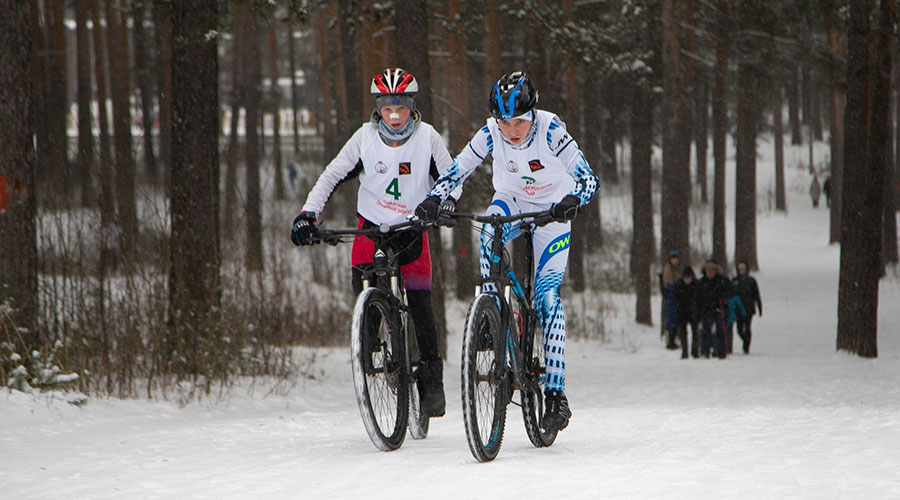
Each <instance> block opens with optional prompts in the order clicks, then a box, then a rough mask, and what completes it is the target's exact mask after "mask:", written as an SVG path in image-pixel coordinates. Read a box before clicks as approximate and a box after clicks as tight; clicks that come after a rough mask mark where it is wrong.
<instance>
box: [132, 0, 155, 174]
mask: <svg viewBox="0 0 900 500" xmlns="http://www.w3.org/2000/svg"><path fill="white" fill-rule="evenodd" d="M133 7H134V8H133V13H134V14H133V16H134V23H133V25H132V26H133V27H132V33H133V34H134V77H135V82H136V83H137V86H138V90H139V91H140V93H141V125H142V128H143V129H144V136H143V140H144V174H145V175H146V176H147V179H149V180H150V181H151V182H152V183H154V184H155V183H156V182H157V180H158V179H159V169H158V168H157V166H156V148H155V147H154V145H153V119H154V116H155V114H154V113H153V96H154V95H155V94H156V92H155V89H154V87H153V76H152V75H153V72H154V71H155V70H156V67H157V64H156V61H155V57H154V53H153V52H154V51H153V46H151V45H150V34H148V32H147V28H146V27H145V26H144V20H145V19H146V15H147V9H149V6H148V4H147V3H144V2H136V3H134V4H133Z"/></svg>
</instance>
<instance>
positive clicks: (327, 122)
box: [316, 7, 340, 158]
mask: <svg viewBox="0 0 900 500" xmlns="http://www.w3.org/2000/svg"><path fill="white" fill-rule="evenodd" d="M328 17H329V12H328V11H326V9H325V8H324V7H323V8H321V9H319V12H318V15H317V16H316V27H317V29H316V35H317V38H316V39H317V44H318V48H319V71H318V72H317V76H316V77H317V78H318V79H319V90H320V93H321V96H322V104H321V111H322V112H321V116H320V117H319V120H320V122H321V124H322V129H321V130H320V132H321V134H322V137H323V142H324V144H325V158H333V157H334V156H335V155H336V154H337V152H338V145H337V144H338V142H337V133H336V131H335V129H334V121H333V120H332V117H331V112H332V110H334V109H335V108H336V107H337V100H338V99H337V98H336V97H335V96H334V95H333V93H332V90H333V89H337V88H338V84H339V83H340V82H337V81H336V79H333V78H330V77H329V75H334V76H337V72H336V70H334V69H333V68H332V65H333V62H334V59H333V58H332V57H331V56H330V54H329V50H328V49H329V47H330V46H331V43H330V42H329V38H330V37H329V33H328Z"/></svg>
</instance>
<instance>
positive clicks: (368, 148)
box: [291, 68, 458, 417]
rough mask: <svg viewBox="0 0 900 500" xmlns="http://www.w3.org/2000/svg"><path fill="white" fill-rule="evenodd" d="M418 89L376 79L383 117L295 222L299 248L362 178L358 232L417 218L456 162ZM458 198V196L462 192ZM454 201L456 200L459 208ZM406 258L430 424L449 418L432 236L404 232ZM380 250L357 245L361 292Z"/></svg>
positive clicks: (407, 81) (399, 80)
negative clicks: (340, 190) (419, 107)
mask: <svg viewBox="0 0 900 500" xmlns="http://www.w3.org/2000/svg"><path fill="white" fill-rule="evenodd" d="M418 90H419V85H418V82H416V79H415V77H414V76H413V75H412V73H409V72H407V71H404V70H403V69H401V68H387V69H385V70H384V71H382V72H381V73H379V74H377V75H375V77H374V78H373V79H372V84H371V87H370V92H371V94H372V96H373V97H374V98H375V109H374V110H373V111H372V116H371V119H370V120H369V122H367V123H364V124H363V125H362V126H361V127H360V128H359V129H358V130H357V131H356V132H355V133H354V134H353V136H352V137H350V139H349V140H348V141H347V143H346V144H344V146H343V148H342V149H341V151H340V152H339V153H338V155H337V156H336V157H335V158H334V159H333V160H332V161H331V163H329V164H328V166H327V167H325V171H324V172H322V174H321V175H319V179H318V180H317V181H316V184H315V185H314V186H313V188H312V190H311V191H310V192H309V194H308V196H307V198H306V203H304V205H303V208H302V211H301V212H300V214H299V215H297V217H296V218H295V219H294V225H293V229H292V231H291V241H293V242H294V244H295V245H306V244H309V243H310V238H311V235H312V233H313V227H312V224H313V223H314V222H316V221H317V220H318V218H319V215H320V214H321V213H322V210H323V209H324V208H325V204H326V202H327V201H328V198H329V197H330V196H331V193H332V192H333V191H334V189H335V188H336V187H337V185H338V184H340V183H341V182H344V181H346V180H349V179H352V178H353V177H356V176H359V181H360V182H359V192H358V195H357V205H356V211H357V215H358V217H359V223H358V228H360V229H363V228H369V227H375V226H377V225H380V224H397V223H400V222H403V221H405V220H406V219H407V216H409V215H411V214H412V213H413V209H414V208H415V206H416V204H417V203H419V202H420V201H422V199H423V198H424V197H425V195H426V194H428V190H429V187H430V186H431V183H432V182H433V180H434V179H436V178H438V177H439V175H440V173H441V172H443V171H444V170H446V169H447V168H449V167H450V165H451V164H452V160H451V158H450V154H449V153H448V152H447V147H446V146H445V145H444V142H443V139H441V136H440V135H439V134H438V133H437V131H435V130H434V128H433V127H432V126H431V125H429V124H428V123H425V122H423V121H422V118H421V116H420V114H419V112H418V111H416V106H415V96H416V93H417V92H418ZM457 196H458V192H457ZM455 199H456V198H454V197H451V198H449V200H450V203H455ZM392 244H394V245H395V246H396V249H397V250H398V252H399V258H400V262H401V264H402V267H401V272H402V273H403V282H404V285H405V287H406V291H407V300H408V301H409V308H410V314H411V316H412V320H413V324H414V325H415V332H416V341H417V342H418V346H419V355H420V358H421V363H420V366H419V373H420V382H421V383H420V384H419V387H421V391H422V394H421V398H422V409H423V411H424V413H425V414H426V415H428V416H430V417H440V416H443V415H444V409H445V399H444V383H443V362H442V360H441V357H440V355H439V353H438V341H437V330H436V329H435V322H434V310H433V308H432V303H431V256H430V252H429V247H428V235H427V233H425V232H420V231H401V233H400V234H398V235H397V237H396V238H394V239H393V240H392ZM374 251H375V250H374V242H373V241H372V240H370V239H369V238H366V237H364V236H357V237H356V240H354V242H353V249H352V253H351V261H352V266H353V271H352V273H353V277H352V279H353V292H354V294H357V295H358V294H359V293H360V292H361V291H362V276H363V272H364V271H365V269H366V267H367V266H368V265H371V263H372V261H373V258H374Z"/></svg>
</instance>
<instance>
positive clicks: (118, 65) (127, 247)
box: [106, 0, 137, 270]
mask: <svg viewBox="0 0 900 500" xmlns="http://www.w3.org/2000/svg"><path fill="white" fill-rule="evenodd" d="M115 1H116V0H108V1H107V2H106V23H107V29H106V46H107V47H108V48H109V53H108V54H107V55H108V56H109V62H110V64H109V68H110V79H109V80H110V90H111V91H112V92H111V94H112V105H113V106H112V113H113V117H112V118H113V134H114V141H115V150H116V160H115V165H116V169H115V184H116V202H117V205H118V209H119V210H118V221H117V222H118V225H119V228H120V229H121V236H120V239H119V242H120V244H121V260H122V262H123V263H124V264H125V267H126V269H128V270H131V269H133V265H134V263H135V262H134V258H135V244H136V239H137V203H136V199H135V188H134V151H133V148H132V135H131V106H130V103H129V96H130V95H131V83H130V82H131V75H130V73H129V71H128V67H129V66H128V45H127V43H124V42H125V40H126V39H127V38H126V37H125V36H124V35H123V33H124V30H125V29H126V28H125V27H124V26H123V25H122V18H121V17H120V15H119V12H120V11H119V9H118V8H116V7H114V6H113V3H114V2H115Z"/></svg>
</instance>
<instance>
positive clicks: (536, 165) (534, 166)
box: [528, 160, 544, 172]
mask: <svg viewBox="0 0 900 500" xmlns="http://www.w3.org/2000/svg"><path fill="white" fill-rule="evenodd" d="M528 168H530V169H531V171H532V172H537V171H538V170H543V169H544V166H543V165H541V160H531V161H529V162H528Z"/></svg>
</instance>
